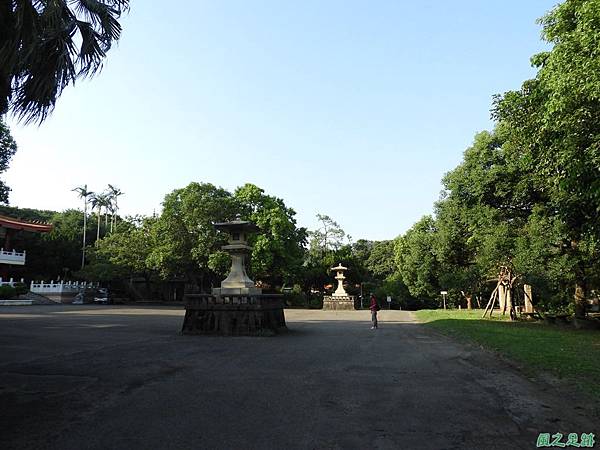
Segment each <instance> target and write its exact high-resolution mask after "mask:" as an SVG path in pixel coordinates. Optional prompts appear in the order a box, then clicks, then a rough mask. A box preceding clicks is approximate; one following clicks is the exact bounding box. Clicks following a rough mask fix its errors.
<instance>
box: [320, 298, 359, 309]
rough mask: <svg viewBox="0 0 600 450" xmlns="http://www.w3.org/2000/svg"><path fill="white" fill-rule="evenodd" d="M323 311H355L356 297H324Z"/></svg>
mask: <svg viewBox="0 0 600 450" xmlns="http://www.w3.org/2000/svg"><path fill="white" fill-rule="evenodd" d="M323 309H325V310H330V311H331V310H333V311H336V310H341V311H354V295H344V296H340V295H327V296H325V297H323Z"/></svg>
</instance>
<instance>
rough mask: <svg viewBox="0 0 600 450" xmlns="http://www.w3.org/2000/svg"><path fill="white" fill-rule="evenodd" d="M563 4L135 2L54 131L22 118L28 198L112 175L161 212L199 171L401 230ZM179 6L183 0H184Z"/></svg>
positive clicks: (305, 222)
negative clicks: (548, 16) (543, 19)
mask: <svg viewBox="0 0 600 450" xmlns="http://www.w3.org/2000/svg"><path fill="white" fill-rule="evenodd" d="M555 4H556V1H544V0H528V1H527V2H523V1H517V0H505V1H502V2H500V1H496V2H486V1H481V0H477V1H474V0H471V1H467V0H457V1H454V2H446V1H442V0H436V1H432V0H429V1H428V0H423V1H418V2H414V1H411V2H408V1H400V0H398V1H337V0H328V1H323V0H319V1H316V0H315V1H312V0H309V1H302V2H299V1H297V2H292V1H284V2H282V1H258V0H256V1H242V0H240V1H211V2H207V1H179V2H174V3H169V2H148V1H144V2H142V1H135V0H134V1H132V8H131V12H130V13H129V14H128V15H127V16H125V17H124V18H123V20H122V24H123V29H124V30H123V36H122V39H121V41H120V43H119V44H118V46H117V47H115V48H113V49H112V50H111V51H110V53H109V54H108V58H107V59H106V62H105V65H104V69H103V71H102V72H101V73H100V74H99V75H97V76H96V77H95V78H93V79H92V80H90V81H79V82H78V83H77V84H76V86H75V87H74V88H72V87H71V88H68V89H67V90H66V91H65V92H64V93H63V95H62V97H61V98H60V100H59V101H58V104H57V107H56V109H55V111H54V113H53V115H52V116H51V117H50V118H49V119H48V120H47V121H46V122H45V123H44V124H43V125H41V126H40V127H37V126H35V125H29V126H26V127H25V126H21V125H18V124H15V123H14V122H11V121H10V120H9V124H10V126H11V129H12V133H13V136H14V137H15V139H16V140H17V143H18V144H19V150H18V152H17V154H16V156H15V157H14V159H13V162H12V164H11V168H10V169H9V170H8V172H7V173H6V174H5V178H6V180H7V183H8V185H9V186H11V187H12V189H13V191H12V193H11V197H10V202H11V205H13V206H20V207H34V208H43V209H56V210H62V209H66V208H69V207H79V206H80V205H79V200H78V199H77V197H76V195H75V194H74V193H73V192H71V189H72V188H73V187H75V186H78V185H82V184H84V183H87V184H88V187H89V188H90V189H92V190H102V189H103V188H104V187H105V186H106V185H107V183H111V184H113V185H116V186H118V187H119V188H120V189H121V190H123V191H124V192H125V195H124V196H123V197H121V198H120V199H119V204H120V206H121V208H122V212H123V213H126V214H152V212H153V211H154V210H156V211H157V212H158V211H160V204H161V202H162V200H163V198H164V196H165V194H167V193H168V192H170V191H172V190H173V189H176V188H180V187H184V186H185V185H187V184H188V183H189V182H191V181H198V182H210V183H213V184H216V185H219V186H222V187H224V188H227V189H230V190H233V189H234V188H235V187H236V186H239V185H242V184H244V183H246V182H250V183H254V184H256V185H258V186H260V187H262V188H263V189H265V191H266V192H267V193H269V194H272V195H276V196H278V197H282V198H283V199H284V200H285V202H286V204H287V205H289V206H291V207H292V208H294V209H295V210H296V212H297V213H298V214H297V218H298V222H299V224H300V225H302V226H306V227H309V228H314V227H315V226H316V219H315V214H317V213H321V214H328V215H330V216H331V217H332V218H334V219H335V220H336V221H337V222H338V223H340V225H341V226H342V228H344V229H345V230H346V231H347V232H348V233H349V234H350V235H352V237H353V238H354V239H359V238H367V239H391V238H394V237H395V236H397V235H399V234H401V233H403V232H404V231H406V230H407V229H408V228H409V227H410V226H411V225H412V224H413V223H414V222H415V221H417V220H418V219H419V218H420V217H421V216H422V215H424V214H429V213H431V211H432V206H433V203H434V201H435V200H436V199H437V198H438V196H439V192H440V190H441V185H440V180H441V178H442V176H443V175H444V173H445V172H447V171H449V170H451V169H452V168H454V167H455V166H456V165H457V164H458V163H459V162H460V160H461V158H462V153H463V151H464V150H465V149H466V148H467V147H468V146H469V145H470V143H471V142H472V140H473V136H474V134H475V133H476V132H478V131H481V130H483V129H489V128H490V127H491V126H492V123H491V121H490V118H489V117H490V114H489V110H490V105H491V100H492V95H493V94H496V93H502V92H505V91H506V90H509V89H516V88H518V87H519V86H520V85H521V83H522V82H523V81H524V80H525V79H527V78H530V77H531V76H532V75H533V74H534V72H533V70H532V69H531V67H530V64H529V58H530V57H531V55H532V54H534V53H536V52H538V51H540V50H543V49H544V48H545V44H544V43H543V42H542V41H541V40H540V27H539V25H537V24H536V22H535V21H536V19H537V18H538V17H540V16H542V15H543V14H544V13H545V12H546V11H548V10H549V9H551V8H552V7H553V6H554V5H555ZM174 5H175V6H174Z"/></svg>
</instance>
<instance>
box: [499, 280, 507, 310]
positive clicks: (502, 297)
mask: <svg viewBox="0 0 600 450" xmlns="http://www.w3.org/2000/svg"><path fill="white" fill-rule="evenodd" d="M498 306H499V308H500V312H501V313H502V314H504V313H505V311H506V286H505V285H504V284H502V282H500V283H499V284H498Z"/></svg>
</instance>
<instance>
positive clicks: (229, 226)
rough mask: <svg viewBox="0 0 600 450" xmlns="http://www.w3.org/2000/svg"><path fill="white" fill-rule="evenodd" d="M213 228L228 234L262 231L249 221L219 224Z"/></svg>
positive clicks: (236, 220) (238, 220) (237, 220)
mask: <svg viewBox="0 0 600 450" xmlns="http://www.w3.org/2000/svg"><path fill="white" fill-rule="evenodd" d="M213 226H214V227H215V228H216V229H217V230H220V231H227V232H230V233H231V232H235V231H247V232H250V233H251V232H257V231H260V228H259V227H258V226H257V225H255V224H254V223H252V222H249V221H247V220H240V219H235V220H232V221H231V222H218V223H215V224H213Z"/></svg>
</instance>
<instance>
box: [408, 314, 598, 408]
mask: <svg viewBox="0 0 600 450" xmlns="http://www.w3.org/2000/svg"><path fill="white" fill-rule="evenodd" d="M481 315H482V311H481V310H471V311H467V310H446V311H444V310H422V311H417V312H416V316H417V318H418V319H419V320H420V321H421V322H425V325H426V326H428V327H431V328H433V329H435V330H438V331H440V332H442V333H444V334H448V335H451V336H454V337H456V338H458V339H461V340H465V341H469V342H473V343H476V344H480V345H482V346H484V347H485V348H488V349H491V350H494V351H497V352H498V353H500V354H502V355H504V356H506V357H508V358H510V359H512V360H514V361H516V362H518V363H519V364H520V365H521V366H523V368H524V369H525V370H526V371H528V372H530V373H532V374H535V373H539V372H540V371H547V372H550V373H552V374H554V375H557V376H558V377H560V378H563V379H565V380H567V381H568V382H573V383H575V384H576V385H577V386H578V387H579V388H581V389H582V390H583V391H584V392H588V393H591V394H592V395H594V396H595V397H597V398H599V399H600V331H594V330H576V329H574V328H572V327H570V326H559V325H546V324H544V323H528V322H510V321H508V320H507V318H501V317H498V316H496V317H494V318H493V319H492V320H490V319H482V318H481Z"/></svg>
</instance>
